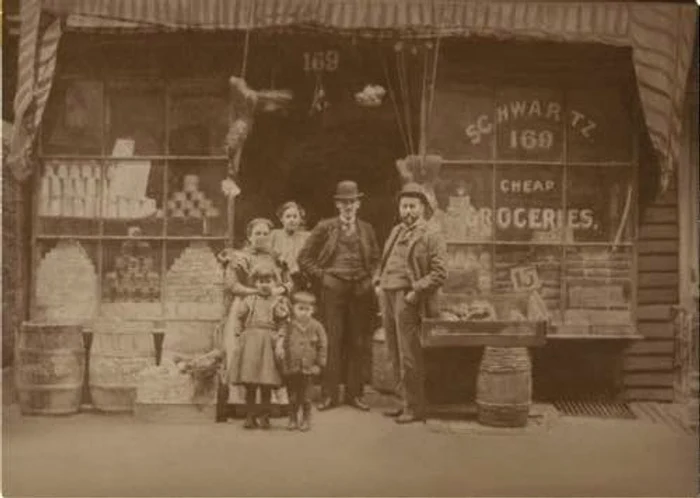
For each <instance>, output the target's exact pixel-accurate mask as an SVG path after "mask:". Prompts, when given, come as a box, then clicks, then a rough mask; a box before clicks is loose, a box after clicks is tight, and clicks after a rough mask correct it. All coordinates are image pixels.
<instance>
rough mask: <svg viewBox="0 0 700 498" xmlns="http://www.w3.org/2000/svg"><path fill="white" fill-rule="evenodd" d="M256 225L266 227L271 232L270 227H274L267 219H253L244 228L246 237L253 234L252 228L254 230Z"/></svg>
mask: <svg viewBox="0 0 700 498" xmlns="http://www.w3.org/2000/svg"><path fill="white" fill-rule="evenodd" d="M257 225H266V226H267V228H269V229H270V230H272V227H274V224H273V223H272V222H271V221H270V220H268V219H267V218H253V219H252V220H250V221H249V222H248V224H247V225H246V227H245V233H246V236H247V237H250V234H251V233H253V228H255V227H256V226H257Z"/></svg>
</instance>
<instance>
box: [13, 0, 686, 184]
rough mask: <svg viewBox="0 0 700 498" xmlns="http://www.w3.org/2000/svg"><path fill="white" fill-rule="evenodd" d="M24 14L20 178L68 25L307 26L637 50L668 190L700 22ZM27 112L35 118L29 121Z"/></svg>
mask: <svg viewBox="0 0 700 498" xmlns="http://www.w3.org/2000/svg"><path fill="white" fill-rule="evenodd" d="M21 8H22V28H21V34H20V38H21V41H20V65H19V82H18V100H16V102H15V111H16V116H22V117H23V118H22V119H21V123H23V126H17V127H16V128H17V129H16V130H15V136H16V137H17V139H16V140H13V152H14V153H13V154H12V157H11V159H12V160H13V166H14V171H15V173H16V174H17V175H18V176H20V177H25V176H26V175H27V174H28V173H29V171H30V170H31V167H30V163H28V159H27V158H28V154H27V151H28V147H29V146H28V145H27V140H29V143H30V144H31V143H33V141H34V136H33V135H32V133H34V131H35V129H36V124H38V123H39V122H40V119H41V114H42V112H43V107H44V105H45V102H46V98H47V96H48V89H50V85H51V79H52V78H51V76H52V74H53V66H54V65H55V57H56V46H57V44H58V39H59V38H60V33H61V28H62V27H68V28H69V29H97V30H100V29H114V28H118V29H143V28H148V29H151V30H153V29H155V30H180V29H187V30H192V29H196V30H227V29H228V30H232V29H260V28H270V27H283V26H291V25H299V24H304V25H316V26H319V27H321V28H325V29H331V30H339V31H351V32H357V33H361V34H366V35H379V34H381V35H386V34H387V33H391V34H394V35H396V36H492V37H498V38H502V39H523V40H547V41H558V42H587V43H602V44H609V45H616V46H627V47H631V48H632V54H633V59H634V60H633V62H634V67H635V71H636V75H637V82H638V89H639V95H640V100H641V105H642V108H643V111H644V116H645V120H646V124H647V128H648V130H649V135H650V138H651V141H652V144H653V145H654V148H655V149H656V151H657V152H658V155H659V159H660V164H661V168H662V172H663V173H664V175H662V178H663V179H664V187H666V186H667V184H668V181H669V179H670V178H671V174H672V173H673V170H674V168H675V165H676V163H677V160H678V157H679V152H680V134H681V123H682V119H681V115H682V114H681V112H682V107H683V100H684V96H685V85H686V77H687V74H688V69H689V65H690V59H691V57H692V48H693V43H694V36H695V29H696V28H695V25H696V18H697V13H696V8H695V6H693V5H682V4H669V3H643V2H601V1H588V2H556V1H539V2H537V1H526V0H518V1H516V0H510V1H501V0H489V1H486V0H23V2H22V5H21ZM39 10H41V12H42V16H41V17H42V19H43V20H42V22H41V23H40V22H39V17H40V16H39V15H38V14H37V12H38V11H39ZM58 20H60V21H61V22H58ZM47 87H48V88H47ZM27 111H30V114H31V116H29V117H28V116H26V115H25V114H26V113H27ZM18 122H20V121H19V120H18ZM19 134H24V135H25V136H24V139H22V137H19ZM20 147H21V149H18V148H20ZM22 151H23V152H22Z"/></svg>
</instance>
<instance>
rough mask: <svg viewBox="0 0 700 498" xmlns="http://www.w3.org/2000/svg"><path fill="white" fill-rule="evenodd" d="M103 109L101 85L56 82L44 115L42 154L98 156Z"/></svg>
mask: <svg viewBox="0 0 700 498" xmlns="http://www.w3.org/2000/svg"><path fill="white" fill-rule="evenodd" d="M103 107H104V106H103V99H102V82H101V81H94V80H82V79H70V80H60V79H59V80H58V81H56V82H55V83H54V86H53V90H52V92H51V98H50V99H49V102H48V104H47V107H46V111H45V113H44V121H43V143H42V145H43V153H44V154H63V155H99V154H100V153H101V151H102V127H103V121H104V120H103Z"/></svg>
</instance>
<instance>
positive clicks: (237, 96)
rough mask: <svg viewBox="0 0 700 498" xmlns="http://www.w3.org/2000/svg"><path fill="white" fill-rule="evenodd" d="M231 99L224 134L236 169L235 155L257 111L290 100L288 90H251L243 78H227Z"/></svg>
mask: <svg viewBox="0 0 700 498" xmlns="http://www.w3.org/2000/svg"><path fill="white" fill-rule="evenodd" d="M229 88H230V91H231V100H230V104H229V120H228V133H227V134H226V154H227V155H228V157H229V161H230V162H231V164H232V167H233V171H236V170H237V159H236V158H237V156H238V155H239V153H240V150H241V149H242V148H243V144H244V143H245V140H246V138H248V134H249V133H250V130H251V128H252V127H253V120H254V116H255V113H256V112H257V111H262V112H272V111H276V110H279V109H281V108H283V107H285V106H287V105H288V104H289V103H290V102H291V100H292V93H291V92H290V91H288V90H258V91H256V90H252V89H251V88H249V87H248V85H247V84H246V82H245V80H243V78H239V77H236V76H232V77H231V78H229Z"/></svg>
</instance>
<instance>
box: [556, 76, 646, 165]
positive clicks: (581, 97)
mask: <svg viewBox="0 0 700 498" xmlns="http://www.w3.org/2000/svg"><path fill="white" fill-rule="evenodd" d="M567 105H568V108H569V109H568V121H569V122H568V132H567V156H568V160H569V161H570V162H576V161H585V162H594V161H631V160H632V125H631V122H630V115H629V109H630V108H631V106H630V98H629V96H628V95H626V94H625V93H624V92H622V90H621V89H619V88H614V87H613V88H610V87H605V88H584V89H577V90H573V91H570V92H569V93H568V94H567Z"/></svg>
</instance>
